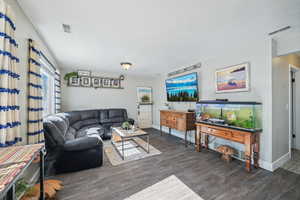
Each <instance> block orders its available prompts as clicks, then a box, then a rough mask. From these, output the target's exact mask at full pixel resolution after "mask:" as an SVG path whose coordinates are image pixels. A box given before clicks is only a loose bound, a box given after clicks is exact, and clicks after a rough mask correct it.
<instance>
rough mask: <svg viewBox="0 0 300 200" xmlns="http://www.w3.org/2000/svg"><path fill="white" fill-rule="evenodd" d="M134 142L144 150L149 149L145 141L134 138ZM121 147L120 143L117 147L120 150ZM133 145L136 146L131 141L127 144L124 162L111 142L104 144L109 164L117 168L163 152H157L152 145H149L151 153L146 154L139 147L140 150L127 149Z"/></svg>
mask: <svg viewBox="0 0 300 200" xmlns="http://www.w3.org/2000/svg"><path fill="white" fill-rule="evenodd" d="M134 140H135V141H136V142H137V143H138V144H140V145H141V146H143V147H144V148H146V147H147V143H146V142H145V141H144V140H142V139H141V138H134ZM150 144H151V140H150ZM120 145H121V143H119V144H118V147H117V148H118V149H119V150H121V149H122V147H121V146H120ZM133 145H135V144H134V143H133V142H131V141H128V142H125V151H124V153H125V159H124V160H122V158H121V156H120V155H119V154H118V152H117V151H116V149H115V148H114V147H113V146H112V144H111V143H110V141H107V142H104V152H105V154H106V156H107V158H108V160H109V162H110V163H111V164H112V165H113V166H117V165H121V164H123V163H127V162H131V161H134V160H139V159H143V158H146V157H150V156H154V155H158V154H161V152H160V151H159V150H157V149H156V148H154V147H153V146H151V145H149V149H150V153H147V152H145V151H144V150H143V149H142V148H140V147H138V148H136V147H134V148H129V149H126V148H128V147H132V146H133Z"/></svg>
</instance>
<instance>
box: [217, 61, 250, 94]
mask: <svg viewBox="0 0 300 200" xmlns="http://www.w3.org/2000/svg"><path fill="white" fill-rule="evenodd" d="M249 72H250V63H249V62H245V63H241V64H237V65H233V66H229V67H226V68H223V69H219V70H216V72H215V89H216V93H229V92H248V91H250V73H249Z"/></svg>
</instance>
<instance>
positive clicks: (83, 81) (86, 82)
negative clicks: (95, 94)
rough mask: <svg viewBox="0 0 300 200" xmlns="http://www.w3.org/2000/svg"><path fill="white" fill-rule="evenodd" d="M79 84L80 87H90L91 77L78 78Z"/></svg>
mask: <svg viewBox="0 0 300 200" xmlns="http://www.w3.org/2000/svg"><path fill="white" fill-rule="evenodd" d="M80 82H81V86H82V87H91V77H86V76H83V77H80Z"/></svg>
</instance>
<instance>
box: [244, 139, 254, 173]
mask: <svg viewBox="0 0 300 200" xmlns="http://www.w3.org/2000/svg"><path fill="white" fill-rule="evenodd" d="M251 158H252V141H251V135H250V134H249V135H246V136H245V159H246V170H247V171H248V172H250V171H251Z"/></svg>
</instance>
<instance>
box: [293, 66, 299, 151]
mask: <svg viewBox="0 0 300 200" xmlns="http://www.w3.org/2000/svg"><path fill="white" fill-rule="evenodd" d="M294 85H295V89H294V92H295V94H294V97H295V98H294V112H295V113H294V116H295V118H294V123H295V135H296V138H295V141H294V145H295V146H294V147H295V148H296V149H299V150H300V71H297V72H296V73H295V84H294Z"/></svg>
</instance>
